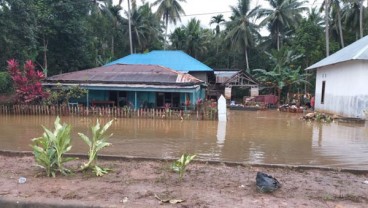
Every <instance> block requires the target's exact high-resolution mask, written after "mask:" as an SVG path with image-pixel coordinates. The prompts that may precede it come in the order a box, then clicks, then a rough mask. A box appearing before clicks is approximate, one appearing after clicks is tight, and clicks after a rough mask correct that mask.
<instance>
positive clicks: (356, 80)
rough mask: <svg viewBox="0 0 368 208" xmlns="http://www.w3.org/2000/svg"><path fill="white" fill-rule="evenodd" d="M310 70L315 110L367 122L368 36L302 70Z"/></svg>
mask: <svg viewBox="0 0 368 208" xmlns="http://www.w3.org/2000/svg"><path fill="white" fill-rule="evenodd" d="M312 69H315V70H317V74H316V92H315V109H316V111H319V112H326V113H331V114H337V115H340V116H344V117H354V118H362V119H367V117H366V116H367V114H366V113H365V111H367V110H368V36H365V37H364V38H362V39H360V40H358V41H356V42H354V43H352V44H351V45H349V46H347V47H345V48H343V49H341V50H339V51H337V52H336V53H334V54H332V55H331V56H328V57H326V58H325V59H322V60H321V61H319V62H317V63H315V64H313V65H312V66H310V67H308V68H307V69H306V70H312ZM367 113H368V112H367Z"/></svg>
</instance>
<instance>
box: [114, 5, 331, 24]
mask: <svg viewBox="0 0 368 208" xmlns="http://www.w3.org/2000/svg"><path fill="white" fill-rule="evenodd" d="M114 1H116V2H117V1H118V0H114ZM154 1H155V0H145V2H149V3H153V2H154ZM306 1H307V3H306V5H307V6H308V7H315V6H316V5H318V6H319V5H321V4H322V2H323V1H324V0H306ZM237 2H238V0H186V3H185V2H179V3H180V5H181V6H182V7H183V9H184V11H185V16H182V17H181V20H182V21H181V23H180V22H179V23H177V25H176V26H174V25H170V28H171V29H174V28H175V27H179V26H180V25H186V24H187V22H189V21H190V19H192V18H196V19H199V20H200V21H201V26H202V27H206V28H209V27H211V28H215V27H216V25H215V24H213V25H212V26H210V24H209V23H210V21H211V17H213V16H216V15H218V14H223V15H224V18H225V20H226V21H227V20H229V17H230V16H231V10H230V5H231V6H236V5H237ZM127 3H128V0H124V1H123V4H122V7H123V9H124V10H125V9H126V8H128V6H127ZM140 3H141V0H137V4H138V5H140ZM256 5H262V7H264V8H267V6H268V5H269V4H268V2H267V1H266V0H252V2H251V8H254V7H255V6H256ZM156 9H157V7H153V11H154V12H155V11H156Z"/></svg>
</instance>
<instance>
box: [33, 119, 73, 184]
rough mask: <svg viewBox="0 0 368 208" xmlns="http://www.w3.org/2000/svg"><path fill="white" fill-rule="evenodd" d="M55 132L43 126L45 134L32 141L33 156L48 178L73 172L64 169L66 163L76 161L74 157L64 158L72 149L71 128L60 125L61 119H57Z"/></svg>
mask: <svg viewBox="0 0 368 208" xmlns="http://www.w3.org/2000/svg"><path fill="white" fill-rule="evenodd" d="M54 126H55V130H54V131H53V132H52V131H50V130H48V129H47V128H46V127H44V126H42V127H43V129H44V130H45V132H44V133H43V135H42V136H41V137H38V138H34V139H32V142H33V145H32V149H33V154H34V156H35V159H36V162H37V164H38V165H40V166H41V167H43V168H44V169H45V170H46V175H47V176H48V177H50V176H53V177H55V174H56V172H58V171H59V172H60V173H62V174H64V175H66V174H68V173H70V172H71V171H70V170H69V169H67V168H65V167H64V163H66V162H68V161H71V160H74V159H76V158H73V157H64V154H65V153H67V152H68V151H70V149H71V148H72V146H71V145H70V144H71V137H70V130H71V126H70V125H67V124H65V123H64V124H63V125H61V124H60V118H59V117H56V120H55V122H54Z"/></svg>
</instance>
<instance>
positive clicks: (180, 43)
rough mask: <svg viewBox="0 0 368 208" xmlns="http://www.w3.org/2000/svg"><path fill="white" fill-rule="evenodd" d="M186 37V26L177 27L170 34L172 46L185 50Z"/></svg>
mask: <svg viewBox="0 0 368 208" xmlns="http://www.w3.org/2000/svg"><path fill="white" fill-rule="evenodd" d="M185 39H186V33H185V27H178V28H176V29H175V30H174V32H172V33H171V35H170V41H171V47H172V48H173V49H176V50H184V47H185Z"/></svg>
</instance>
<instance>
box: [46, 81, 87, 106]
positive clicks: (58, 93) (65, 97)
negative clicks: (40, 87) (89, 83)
mask: <svg viewBox="0 0 368 208" xmlns="http://www.w3.org/2000/svg"><path fill="white" fill-rule="evenodd" d="M87 93H88V90H87V89H83V88H81V87H80V86H79V85H76V86H69V87H63V86H62V85H61V84H60V83H57V85H56V88H55V89H52V90H48V94H49V97H48V98H47V99H46V100H45V103H46V104H48V105H58V104H65V105H66V104H68V103H69V100H70V99H72V98H74V99H79V98H81V97H83V96H85V95H86V94H87Z"/></svg>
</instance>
